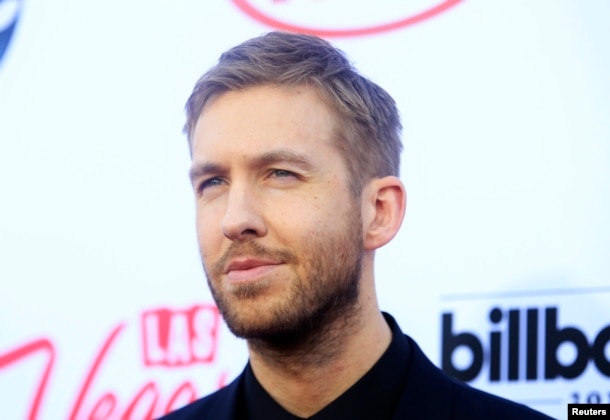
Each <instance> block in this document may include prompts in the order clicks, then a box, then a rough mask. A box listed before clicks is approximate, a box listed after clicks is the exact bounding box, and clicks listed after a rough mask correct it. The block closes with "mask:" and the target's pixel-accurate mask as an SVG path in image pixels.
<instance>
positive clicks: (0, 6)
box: [0, 0, 21, 63]
mask: <svg viewBox="0 0 610 420" xmlns="http://www.w3.org/2000/svg"><path fill="white" fill-rule="evenodd" d="M20 6H21V1H20V0H0V63H2V58H3V57H4V53H5V52H6V50H7V49H8V45H9V43H10V41H11V37H12V36H13V32H14V31H15V26H16V25H17V18H18V16H19V9H20Z"/></svg>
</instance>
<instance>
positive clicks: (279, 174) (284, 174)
mask: <svg viewBox="0 0 610 420" xmlns="http://www.w3.org/2000/svg"><path fill="white" fill-rule="evenodd" d="M271 176H275V177H278V178H283V177H287V176H295V174H294V173H292V172H290V171H287V170H285V169H274V170H273V172H272V173H271Z"/></svg>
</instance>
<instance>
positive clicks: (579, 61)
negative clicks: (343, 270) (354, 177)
mask: <svg viewBox="0 0 610 420" xmlns="http://www.w3.org/2000/svg"><path fill="white" fill-rule="evenodd" d="M609 16H610V2H608V1H605V0H590V1H574V0H563V1H560V0H539V1H535V2H532V1H525V0H523V1H511V2H489V1H487V0H469V1H459V0H409V1H406V0H404V1H398V0H384V1H375V2H373V1H370V0H349V1H348V0H211V1H207V0H206V1H203V0H178V1H172V2H165V1H144V0H128V1H126V0H121V1H119V0H110V1H104V2H100V1H92V0H89V1H88V0H63V1H52V0H0V287H1V288H0V321H1V327H0V406H1V407H2V409H1V410H2V414H0V417H2V419H143V418H151V417H155V416H158V415H160V414H162V413H164V412H167V411H170V410H172V409H174V408H177V407H180V406H182V405H184V404H186V403H187V402H189V401H191V400H193V399H195V398H197V397H199V396H202V395H205V394H207V393H209V392H211V391H213V390H215V389H217V388H218V387H220V386H222V385H223V384H226V383H228V382H229V381H231V380H232V378H234V377H235V376H236V375H237V374H238V373H239V372H240V371H241V369H242V368H243V366H244V363H245V361H246V359H247V353H246V349H245V343H244V342H243V341H240V340H237V339H235V338H234V337H233V336H232V335H231V334H230V333H229V331H228V330H227V328H226V326H225V324H224V323H223V321H222V319H221V317H220V316H219V314H218V311H217V309H216V307H215V306H214V303H213V300H212V298H211V295H210V293H209V291H208V289H207V284H206V281H205V278H204V276H203V272H202V269H201V264H200V261H199V256H198V250H197V244H196V238H195V229H194V205H193V198H192V193H191V190H190V185H189V181H188V177H187V172H188V169H189V164H190V161H189V154H188V148H187V142H186V139H185V137H184V135H183V134H182V126H183V124H184V113H183V105H184V102H185V101H186V99H187V97H188V95H189V94H190V91H191V89H192V87H193V85H194V83H195V81H196V79H197V78H198V77H199V76H200V75H201V74H202V73H203V72H204V71H205V70H207V68H209V67H210V66H211V65H213V64H214V63H215V62H216V60H217V58H218V56H219V55H220V53H221V52H223V51H224V50H226V49H227V48H229V47H231V46H233V45H235V44H237V43H239V42H241V41H243V40H245V39H247V38H250V37H253V36H257V35H260V34H261V33H264V32H267V31H270V30H274V29H281V30H287V31H299V32H307V33H313V34H317V35H320V36H323V37H325V38H327V39H329V40H330V41H331V42H333V43H334V44H335V45H337V46H338V47H339V48H341V49H343V50H344V51H345V52H346V53H347V54H348V55H349V56H350V58H351V59H352V60H353V61H354V63H355V64H356V66H357V67H358V68H359V69H360V70H361V71H362V73H364V74H365V75H367V76H368V77H369V78H371V79H372V80H374V81H376V82H377V83H379V84H380V85H382V86H383V87H384V88H386V89H387V90H388V91H389V92H390V93H391V94H392V95H393V96H394V97H395V99H396V101H397V102H398V104H399V108H400V110H401V114H402V116H403V119H404V126H405V129H404V144H405V150H404V153H403V156H402V158H403V169H402V174H401V177H402V179H403V181H404V183H405V185H406V187H407V190H408V194H409V199H408V208H407V215H406V219H405V222H404V224H403V227H402V230H401V232H400V234H399V235H398V237H397V238H396V239H395V240H394V241H393V242H392V243H390V244H389V245H387V246H386V247H385V248H384V249H382V250H380V251H379V252H378V256H377V271H376V278H377V284H378V290H379V299H380V304H381V306H382V308H383V309H384V310H386V311H388V312H390V313H392V314H393V315H394V316H395V317H396V318H397V319H398V321H399V323H400V324H401V326H402V328H403V330H405V332H407V333H408V334H410V335H411V336H413V337H414V338H415V339H416V340H417V341H418V342H419V343H420V345H421V346H422V347H423V349H424V350H425V351H426V353H427V354H428V355H429V357H430V358H431V359H432V360H433V361H434V362H435V363H436V364H437V365H438V366H440V367H442V368H443V369H444V370H445V371H447V372H449V373H451V374H452V375H454V376H457V377H458V378H461V379H462V380H464V381H467V382H469V383H470V384H472V385H473V386H476V387H479V388H482V389H485V390H487V391H490V392H492V393H495V394H499V395H502V396H505V397H508V398H510V399H513V400H516V401H519V402H523V403H525V404H528V405H531V406H533V407H534V408H536V409H538V410H541V411H544V412H546V413H548V414H550V415H552V416H554V417H558V418H565V413H566V407H567V404H568V403H574V402H579V403H587V402H588V403H596V402H603V403H609V402H610V217H609V215H610V77H609V76H610V42H609V41H610V25H608V17H609Z"/></svg>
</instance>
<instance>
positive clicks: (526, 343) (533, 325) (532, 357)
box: [441, 306, 610, 382]
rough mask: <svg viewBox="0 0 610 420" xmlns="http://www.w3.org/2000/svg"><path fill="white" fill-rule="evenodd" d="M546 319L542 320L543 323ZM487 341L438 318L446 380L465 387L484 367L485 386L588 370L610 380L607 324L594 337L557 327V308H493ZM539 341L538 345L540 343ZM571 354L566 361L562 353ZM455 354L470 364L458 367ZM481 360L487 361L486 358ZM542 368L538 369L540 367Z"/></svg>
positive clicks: (450, 320)
mask: <svg viewBox="0 0 610 420" xmlns="http://www.w3.org/2000/svg"><path fill="white" fill-rule="evenodd" d="M542 318H544V319H542ZM488 320H489V324H490V332H489V334H488V336H487V337H485V336H479V335H477V334H476V333H475V332H472V331H454V314H453V313H451V312H446V313H443V314H442V356H441V363H442V369H443V370H444V371H445V372H447V373H448V374H449V375H451V376H453V377H456V378H458V379H460V380H463V381H466V382H469V381H472V380H474V379H475V378H476V377H477V376H478V375H479V374H480V373H481V372H482V371H483V370H484V369H483V368H484V367H485V366H486V367H487V368H488V369H489V372H488V375H489V378H488V379H489V381H490V382H499V381H501V380H508V381H518V380H528V381H532V380H538V379H543V380H554V379H558V378H564V379H574V378H577V377H579V376H580V375H582V374H583V372H584V371H585V369H586V368H587V367H588V366H589V365H591V366H592V367H595V368H596V369H597V371H598V372H599V373H601V374H602V375H604V376H606V377H608V378H610V356H608V354H607V352H606V348H607V347H610V324H609V325H605V326H602V327H601V328H599V329H598V330H597V332H595V333H594V334H592V335H591V334H590V337H588V336H587V333H586V332H585V331H583V329H582V328H579V327H578V326H576V325H568V326H566V325H563V324H562V323H560V321H559V308H558V307H557V306H550V307H546V308H543V309H539V308H536V307H531V308H527V309H518V308H511V309H508V310H505V311H503V310H502V309H501V308H498V307H494V308H492V309H491V310H490V311H489V316H488ZM540 338H542V340H540ZM564 348H571V349H572V350H575V351H573V352H572V355H571V356H568V357H566V356H565V352H563V357H562V351H561V350H562V349H564ZM458 349H461V350H466V351H467V352H468V353H470V356H471V357H470V362H469V363H465V364H464V363H461V366H456V364H457V363H455V360H454V354H455V352H456V351H458ZM484 356H485V357H484ZM540 362H542V363H540Z"/></svg>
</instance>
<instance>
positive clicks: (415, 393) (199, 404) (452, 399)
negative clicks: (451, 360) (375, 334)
mask: <svg viewBox="0 0 610 420" xmlns="http://www.w3.org/2000/svg"><path fill="white" fill-rule="evenodd" d="M405 339H406V340H408V341H409V344H410V346H411V352H410V353H411V361H410V366H409V373H408V378H407V379H406V383H405V386H404V389H403V390H402V397H401V399H400V402H399V404H398V408H397V410H396V412H395V414H394V417H393V420H398V419H408V420H420V419H421V420H437V419H438V420H449V419H454V420H479V419H480V420H490V419H491V420H509V419H510V420H514V419H518V420H536V419H549V418H550V417H548V416H546V415H544V414H541V413H539V412H536V411H534V410H532V409H530V408H528V407H526V406H524V405H521V404H517V403H514V402H512V401H508V400H506V399H503V398H500V397H497V396H495V395H491V394H488V393H486V392H483V391H480V390H477V389H475V388H472V387H470V386H468V385H466V384H464V383H462V382H460V381H458V380H455V379H453V378H450V377H449V376H447V375H446V374H445V373H444V372H442V371H441V370H440V369H439V368H437V367H436V366H434V365H433V364H432V362H430V360H428V358H427V357H426V356H425V355H424V353H423V352H422V351H421V349H420V348H419V347H418V346H417V344H416V343H415V342H414V341H413V340H412V339H411V338H410V337H408V336H406V335H405ZM243 395H244V373H243V372H242V374H241V375H239V376H238V377H237V378H236V379H235V380H234V381H233V382H232V383H231V384H229V385H227V386H226V387H224V388H222V389H220V390H218V391H216V392H215V393H213V394H211V395H208V396H207V397H204V398H202V399H200V400H197V401H195V402H193V403H191V404H189V405H187V406H186V407H183V408H181V409H179V410H177V411H175V412H173V413H170V414H168V415H167V416H165V417H163V420H207V419H210V420H241V419H244V418H245V415H244V412H243V409H244V407H240V404H241V402H243V401H244V398H243ZM371 420H381V419H371Z"/></svg>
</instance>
